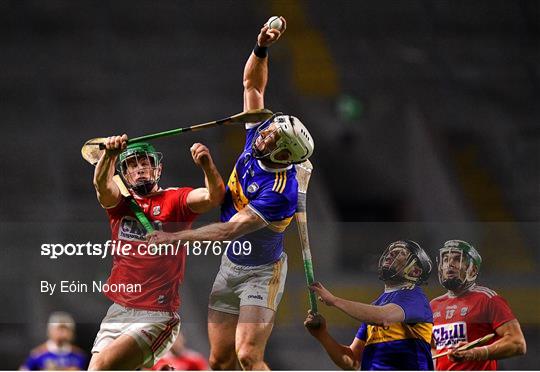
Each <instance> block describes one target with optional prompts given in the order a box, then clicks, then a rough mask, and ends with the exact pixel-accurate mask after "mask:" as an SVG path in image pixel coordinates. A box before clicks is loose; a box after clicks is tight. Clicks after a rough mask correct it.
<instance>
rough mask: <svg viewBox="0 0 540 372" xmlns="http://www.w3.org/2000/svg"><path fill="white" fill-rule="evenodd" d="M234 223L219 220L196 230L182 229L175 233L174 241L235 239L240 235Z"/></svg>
mask: <svg viewBox="0 0 540 372" xmlns="http://www.w3.org/2000/svg"><path fill="white" fill-rule="evenodd" d="M234 225H235V224H234V223H232V222H218V223H213V224H211V225H206V226H203V227H199V228H198V229H194V230H182V231H178V232H176V233H173V240H174V241H178V240H180V241H183V242H184V241H202V240H212V241H224V240H234V239H236V238H238V237H239V236H240V235H239V234H238V233H237V232H236V229H234Z"/></svg>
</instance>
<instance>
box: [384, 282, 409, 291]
mask: <svg viewBox="0 0 540 372" xmlns="http://www.w3.org/2000/svg"><path fill="white" fill-rule="evenodd" d="M405 288H407V289H413V288H414V284H411V283H403V284H400V285H396V286H394V287H389V288H385V289H384V293H392V292H396V291H399V290H400V289H405Z"/></svg>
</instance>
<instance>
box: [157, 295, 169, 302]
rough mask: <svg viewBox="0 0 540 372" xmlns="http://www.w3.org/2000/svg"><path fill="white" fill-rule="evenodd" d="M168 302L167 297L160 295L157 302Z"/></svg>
mask: <svg viewBox="0 0 540 372" xmlns="http://www.w3.org/2000/svg"><path fill="white" fill-rule="evenodd" d="M166 300H167V297H165V295H159V297H158V299H157V302H158V304H164V303H165V301H166Z"/></svg>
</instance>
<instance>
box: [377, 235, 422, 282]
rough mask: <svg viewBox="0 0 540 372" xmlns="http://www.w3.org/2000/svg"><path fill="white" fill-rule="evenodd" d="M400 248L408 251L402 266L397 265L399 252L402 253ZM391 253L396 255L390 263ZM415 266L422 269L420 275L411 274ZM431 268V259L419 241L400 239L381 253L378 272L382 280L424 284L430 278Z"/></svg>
mask: <svg viewBox="0 0 540 372" xmlns="http://www.w3.org/2000/svg"><path fill="white" fill-rule="evenodd" d="M398 250H401V251H406V252H407V256H406V257H405V258H403V259H402V260H401V261H402V262H403V264H401V267H398V266H397V259H398V257H399V254H402V253H399V251H398ZM392 252H394V253H392ZM396 253H397V254H396ZM390 255H394V257H393V259H392V261H391V262H390V263H389V264H386V261H387V259H388V257H389V256H390ZM415 267H418V268H420V270H421V273H420V275H419V276H413V275H411V274H412V271H413V269H414V268H415ZM431 268H432V262H431V259H430V258H429V256H428V255H427V253H426V252H425V251H424V250H423V249H422V248H421V247H420V245H418V243H416V242H413V241H412V240H399V241H397V242H394V243H392V244H390V245H389V246H388V247H387V248H386V250H385V251H384V252H383V254H382V255H381V257H380V259H379V266H378V272H379V279H380V280H382V281H396V282H410V283H414V284H422V283H424V282H425V281H426V280H427V279H428V278H429V274H430V273H431Z"/></svg>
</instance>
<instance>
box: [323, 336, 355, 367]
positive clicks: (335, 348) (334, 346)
mask: <svg viewBox="0 0 540 372" xmlns="http://www.w3.org/2000/svg"><path fill="white" fill-rule="evenodd" d="M317 340H318V341H319V343H320V344H321V345H322V347H323V348H324V350H326V353H327V354H328V356H329V357H330V359H332V361H333V362H334V364H335V365H336V366H338V367H339V368H341V369H346V370H355V369H358V367H359V362H358V360H356V359H355V357H354V354H353V352H352V350H351V348H350V347H348V346H345V345H342V344H340V343H338V342H337V341H336V340H335V339H334V338H333V337H332V336H331V335H330V334H329V333H328V332H324V333H323V334H321V335H320V336H318V337H317Z"/></svg>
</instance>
